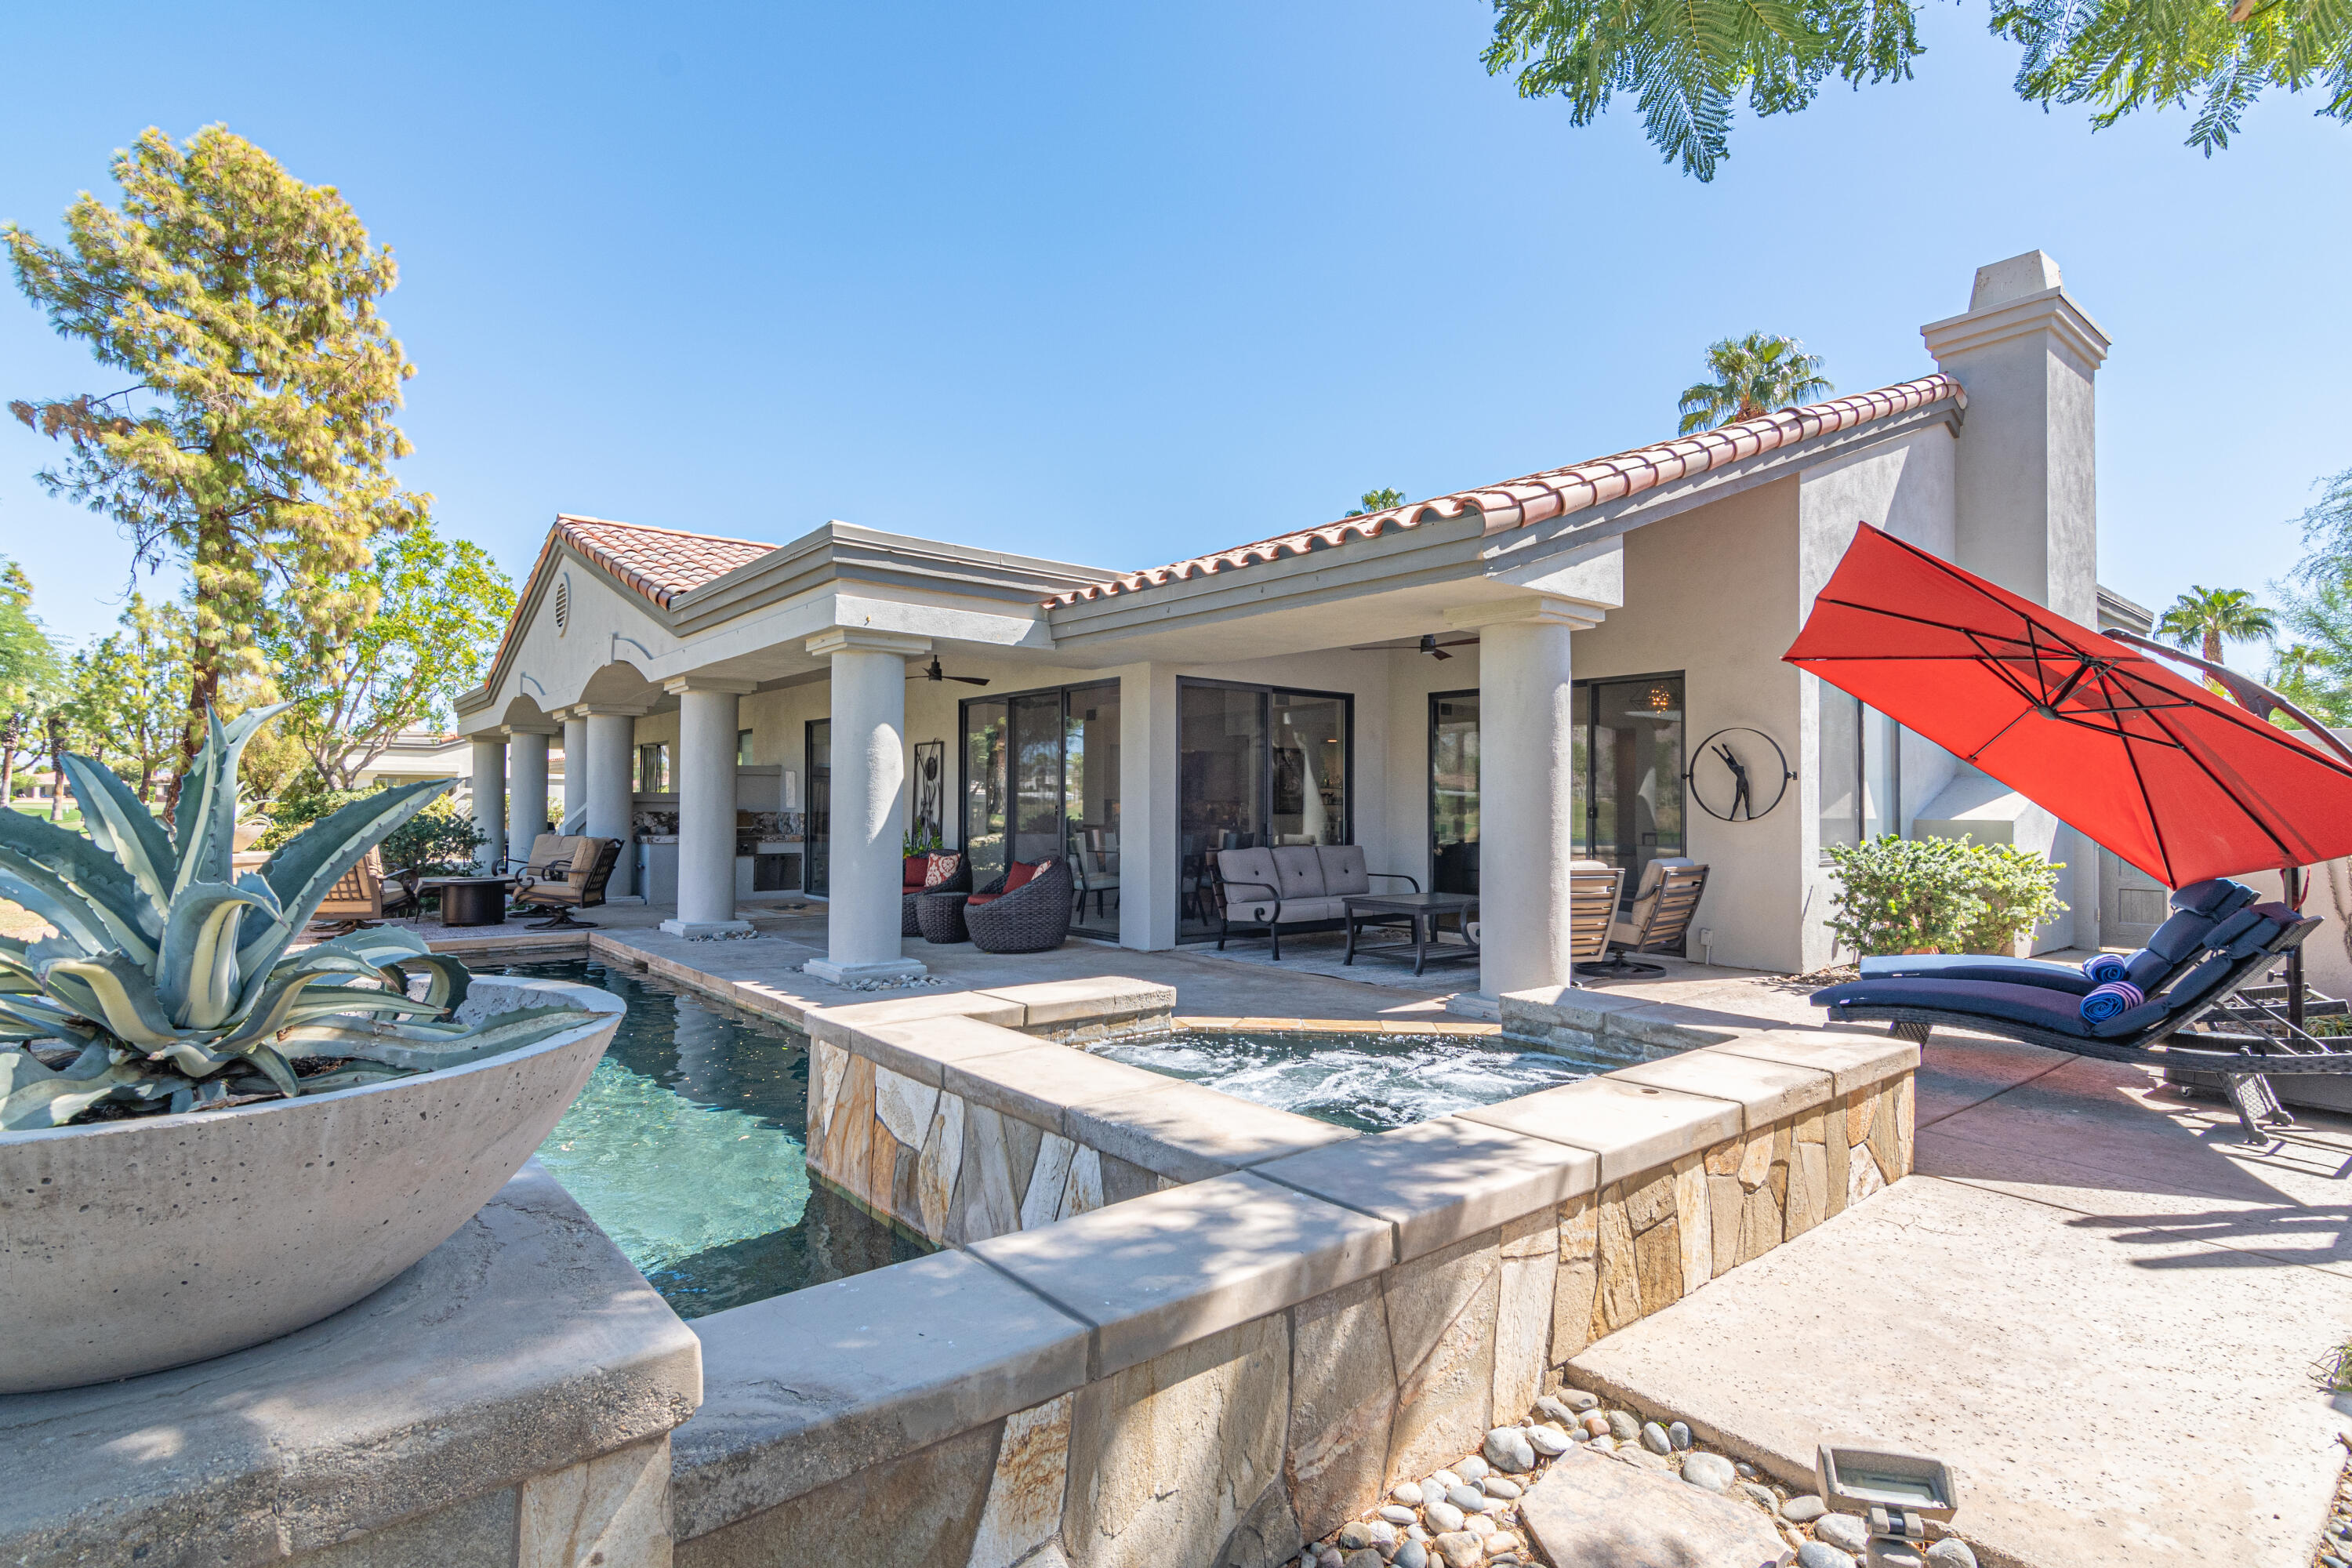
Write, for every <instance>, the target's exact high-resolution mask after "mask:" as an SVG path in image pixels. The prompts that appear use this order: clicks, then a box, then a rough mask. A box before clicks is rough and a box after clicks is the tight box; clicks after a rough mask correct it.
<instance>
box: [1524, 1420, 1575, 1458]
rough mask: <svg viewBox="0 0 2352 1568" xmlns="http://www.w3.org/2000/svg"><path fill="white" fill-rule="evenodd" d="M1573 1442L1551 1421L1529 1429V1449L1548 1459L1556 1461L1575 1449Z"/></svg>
mask: <svg viewBox="0 0 2352 1568" xmlns="http://www.w3.org/2000/svg"><path fill="white" fill-rule="evenodd" d="M1574 1446H1575V1445H1574V1442H1573V1440H1572V1439H1571V1438H1570V1436H1569V1435H1568V1434H1567V1433H1566V1432H1564V1431H1562V1430H1561V1429H1560V1428H1559V1427H1558V1426H1553V1425H1552V1424H1551V1423H1549V1421H1547V1422H1545V1423H1544V1424H1543V1425H1541V1426H1530V1427H1528V1447H1530V1448H1533V1449H1534V1450H1535V1451H1536V1452H1537V1453H1538V1454H1541V1455H1542V1456H1543V1457H1544V1458H1548V1459H1556V1458H1559V1456H1560V1455H1562V1454H1565V1453H1567V1452H1568V1451H1569V1449H1570V1447H1574Z"/></svg>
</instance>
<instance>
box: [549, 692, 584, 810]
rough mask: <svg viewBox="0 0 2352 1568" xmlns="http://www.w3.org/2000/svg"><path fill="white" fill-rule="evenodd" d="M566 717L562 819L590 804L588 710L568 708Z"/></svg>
mask: <svg viewBox="0 0 2352 1568" xmlns="http://www.w3.org/2000/svg"><path fill="white" fill-rule="evenodd" d="M560 717H561V718H562V720H563V822H559V823H557V824H556V825H555V826H558V827H562V826H563V823H564V822H569V821H571V820H572V818H573V817H574V816H578V815H579V814H580V812H581V810H582V809H583V807H585V806H586V805H587V804H588V710H586V709H585V708H567V709H565V710H563V712H562V714H561V715H560Z"/></svg>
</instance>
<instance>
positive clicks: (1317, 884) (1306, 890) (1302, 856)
mask: <svg viewBox="0 0 2352 1568" xmlns="http://www.w3.org/2000/svg"><path fill="white" fill-rule="evenodd" d="M1274 874H1275V878H1276V881H1275V886H1276V887H1277V888H1280V889H1282V901H1283V902H1284V903H1288V902H1290V900H1293V899H1319V898H1321V897H1322V896H1323V894H1324V892H1325V891H1326V889H1325V888H1324V886H1323V858H1322V856H1321V855H1320V854H1319V853H1318V850H1317V847H1316V846H1314V845H1312V844H1285V845H1282V846H1281V847H1278V848H1276V850H1275V851H1274Z"/></svg>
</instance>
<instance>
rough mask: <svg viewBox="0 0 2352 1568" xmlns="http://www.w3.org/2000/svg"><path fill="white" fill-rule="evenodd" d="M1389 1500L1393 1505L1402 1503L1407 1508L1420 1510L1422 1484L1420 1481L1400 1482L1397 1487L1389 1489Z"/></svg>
mask: <svg viewBox="0 0 2352 1568" xmlns="http://www.w3.org/2000/svg"><path fill="white" fill-rule="evenodd" d="M1389 1500H1390V1501H1391V1502H1393V1503H1400V1504H1402V1505H1403V1506H1404V1507H1406V1508H1419V1507H1420V1506H1421V1483H1420V1482H1419V1481H1399V1482H1398V1483H1397V1484H1396V1485H1395V1486H1393V1487H1391V1488H1390V1489H1389Z"/></svg>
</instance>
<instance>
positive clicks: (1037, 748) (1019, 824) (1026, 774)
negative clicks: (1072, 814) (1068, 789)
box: [1011, 691, 1062, 865]
mask: <svg viewBox="0 0 2352 1568" xmlns="http://www.w3.org/2000/svg"><path fill="white" fill-rule="evenodd" d="M1011 703H1012V708H1013V858H1014V859H1015V860H1019V861H1022V862H1024V863H1025V864H1028V865H1034V864H1036V863H1037V862H1038V861H1040V860H1046V859H1051V858H1053V857H1055V856H1056V855H1059V854H1060V853H1061V852H1062V694H1061V693H1060V692H1058V691H1041V692H1037V693H1035V694H1034V695H1032V696H1028V697H1015V698H1013V699H1011Z"/></svg>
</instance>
